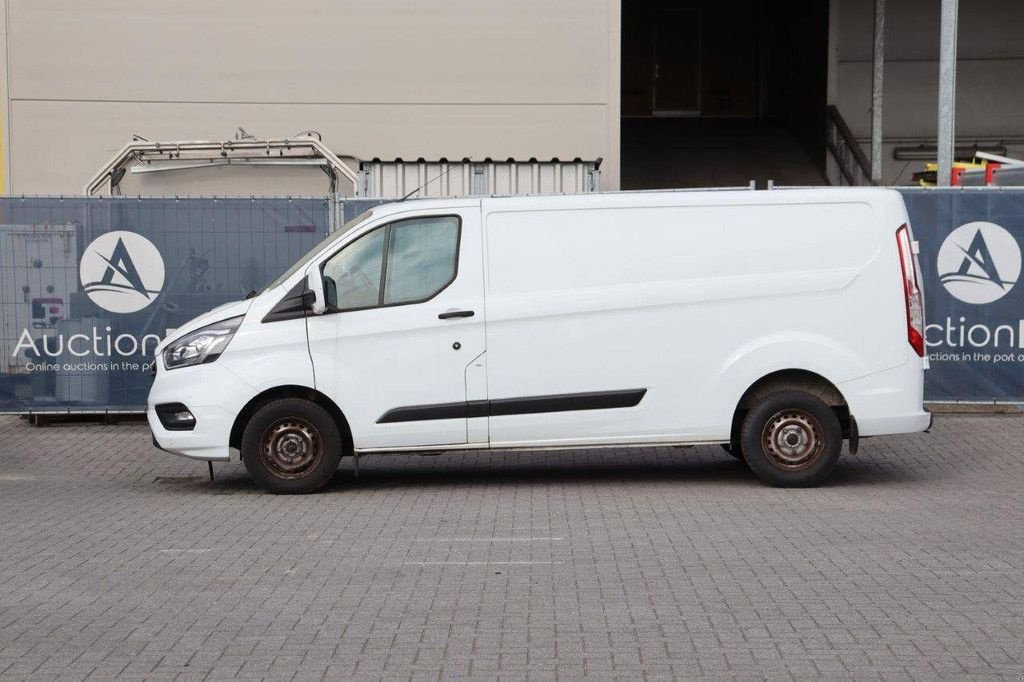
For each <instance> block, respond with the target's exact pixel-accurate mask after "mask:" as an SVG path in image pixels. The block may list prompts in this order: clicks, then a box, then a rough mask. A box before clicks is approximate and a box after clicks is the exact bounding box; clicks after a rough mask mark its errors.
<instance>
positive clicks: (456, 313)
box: [437, 308, 476, 320]
mask: <svg viewBox="0 0 1024 682" xmlns="http://www.w3.org/2000/svg"><path fill="white" fill-rule="evenodd" d="M475 314H476V313H474V312H473V311H472V310H455V309H454V308H453V309H452V310H446V311H444V312H443V313H441V314H440V315H438V316H437V319H439V320H450V319H452V318H454V317H473V315H475Z"/></svg>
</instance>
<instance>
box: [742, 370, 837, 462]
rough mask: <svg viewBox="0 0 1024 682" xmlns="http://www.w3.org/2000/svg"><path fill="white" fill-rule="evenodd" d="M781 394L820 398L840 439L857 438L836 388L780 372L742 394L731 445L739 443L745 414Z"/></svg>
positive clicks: (803, 373)
mask: <svg viewBox="0 0 1024 682" xmlns="http://www.w3.org/2000/svg"><path fill="white" fill-rule="evenodd" d="M780 391H801V392H804V393H808V394H810V395H813V396H815V397H817V398H820V399H821V400H822V401H823V402H824V403H825V404H826V405H828V406H829V407H830V408H832V410H833V411H834V412H835V413H836V417H838V418H839V424H840V426H841V427H842V430H843V438H851V437H854V438H856V433H857V426H856V423H855V422H854V420H853V417H852V416H851V415H850V407H849V405H848V403H847V402H846V398H845V397H844V396H843V394H842V392H841V391H840V390H839V388H838V387H837V386H836V385H835V383H833V382H832V381H830V380H829V379H827V378H825V377H824V376H822V375H820V374H818V373H817V372H812V371H809V370H805V369H796V368H793V369H783V370H778V371H775V372H771V373H769V374H766V375H764V376H762V377H761V378H760V379H758V380H757V381H755V382H754V383H752V384H751V385H750V386H749V387H747V390H746V391H744V392H743V395H741V396H740V399H739V400H738V401H737V403H736V409H735V410H734V411H733V417H732V427H731V431H730V443H731V444H736V443H738V442H739V437H740V430H741V428H742V426H743V420H744V418H745V417H746V415H747V413H748V412H750V410H751V409H753V407H754V406H755V405H757V404H758V402H759V401H761V400H763V399H764V398H765V397H767V396H769V395H771V394H772V393H778V392H780Z"/></svg>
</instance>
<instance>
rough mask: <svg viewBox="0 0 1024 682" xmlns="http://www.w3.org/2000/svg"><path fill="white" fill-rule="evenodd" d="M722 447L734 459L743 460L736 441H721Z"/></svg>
mask: <svg viewBox="0 0 1024 682" xmlns="http://www.w3.org/2000/svg"><path fill="white" fill-rule="evenodd" d="M722 449H723V450H725V451H726V452H728V453H729V454H730V455H732V456H733V457H735V458H736V459H738V460H741V461H742V460H743V455H741V454H740V447H739V444H738V443H722Z"/></svg>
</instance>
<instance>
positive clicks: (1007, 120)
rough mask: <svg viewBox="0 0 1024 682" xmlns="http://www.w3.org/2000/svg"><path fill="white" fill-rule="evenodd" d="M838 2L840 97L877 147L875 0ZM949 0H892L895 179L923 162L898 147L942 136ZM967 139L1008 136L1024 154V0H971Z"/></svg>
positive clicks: (889, 147) (965, 36) (961, 100)
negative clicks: (942, 54) (943, 27)
mask: <svg viewBox="0 0 1024 682" xmlns="http://www.w3.org/2000/svg"><path fill="white" fill-rule="evenodd" d="M832 3H833V8H835V6H836V5H838V9H839V13H838V26H837V29H838V36H839V40H838V46H837V48H838V49H837V57H838V63H837V65H836V68H835V70H834V73H835V78H836V83H834V84H833V87H832V88H830V89H831V90H833V91H834V92H835V93H836V94H835V97H834V100H833V101H834V103H835V104H837V106H838V107H839V111H840V112H841V113H842V115H843V117H844V118H845V119H846V121H847V122H848V123H849V124H850V128H851V129H852V130H853V133H854V135H856V136H857V137H858V139H859V140H861V141H862V146H863V147H864V150H865V153H868V154H870V137H871V53H872V41H873V37H872V35H873V21H874V0H832ZM940 6H941V3H940V2H939V0H888V2H887V11H886V62H885V81H884V84H885V87H884V90H883V92H884V96H885V102H884V108H883V119H884V123H883V138H884V140H885V146H884V155H883V158H884V163H883V170H884V174H883V177H884V179H885V181H886V182H887V183H892V184H895V183H904V182H909V181H910V175H911V173H913V172H915V171H918V170H923V162H919V161H913V162H910V163H909V164H908V162H907V161H896V160H894V159H893V154H892V151H893V148H894V147H896V146H912V145H915V144H918V143H927V144H935V138H936V135H937V128H938V122H937V121H938V74H939V63H938V55H939V10H940ZM958 36H959V45H958V47H959V57H958V60H957V97H956V139H957V144H958V145H960V144H970V143H973V142H975V141H977V142H999V141H1003V142H1004V143H1006V144H1007V147H1008V148H1009V151H1010V153H1011V155H1016V156H1018V157H1024V2H1021V0H961V2H960V21H959V33H958Z"/></svg>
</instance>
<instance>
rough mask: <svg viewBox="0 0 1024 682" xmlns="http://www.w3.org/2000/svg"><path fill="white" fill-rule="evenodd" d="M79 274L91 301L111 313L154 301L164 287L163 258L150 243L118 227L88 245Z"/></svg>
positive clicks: (128, 309)
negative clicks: (116, 229) (117, 229)
mask: <svg viewBox="0 0 1024 682" xmlns="http://www.w3.org/2000/svg"><path fill="white" fill-rule="evenodd" d="M78 274H79V276H80V277H81V278H82V288H83V289H85V293H86V294H88V296H89V298H90V299H92V302H93V303H95V304H96V305H98V306H99V307H101V308H103V309H105V310H109V311H110V312H112V313H134V312H136V311H138V310H142V309H143V308H145V307H146V306H148V305H149V304H150V303H152V302H153V301H154V300H156V296H157V294H159V293H160V289H162V288H163V286H164V261H163V258H161V257H160V252H159V251H158V250H157V248H156V247H155V246H153V242H151V241H149V240H148V239H146V238H145V237H143V236H142V235H139V234H135V233H134V232H125V231H123V230H119V231H116V232H108V233H106V234H104V235H100V236H99V237H97V238H96V239H95V240H93V242H92V243H91V244H89V246H88V247H87V248H86V249H85V253H84V254H83V255H82V263H81V265H80V266H79V268H78Z"/></svg>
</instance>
